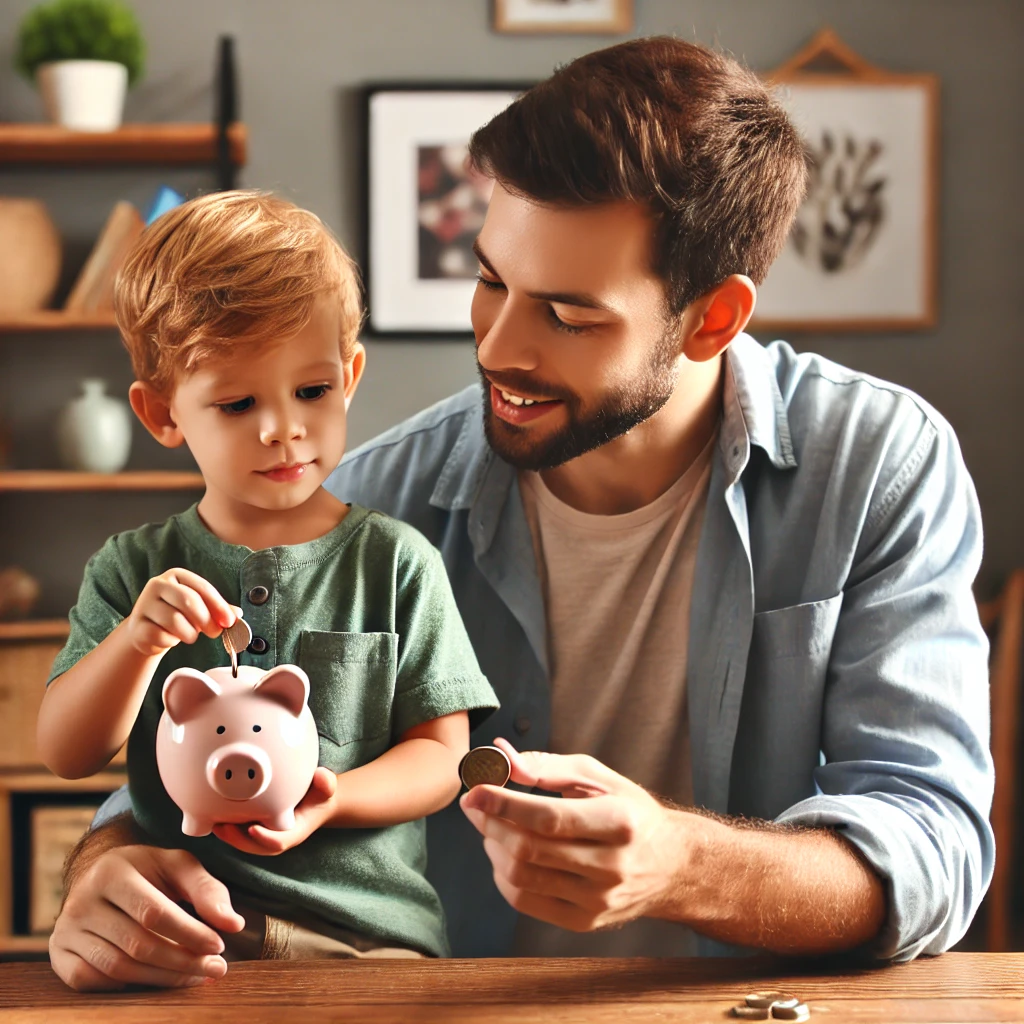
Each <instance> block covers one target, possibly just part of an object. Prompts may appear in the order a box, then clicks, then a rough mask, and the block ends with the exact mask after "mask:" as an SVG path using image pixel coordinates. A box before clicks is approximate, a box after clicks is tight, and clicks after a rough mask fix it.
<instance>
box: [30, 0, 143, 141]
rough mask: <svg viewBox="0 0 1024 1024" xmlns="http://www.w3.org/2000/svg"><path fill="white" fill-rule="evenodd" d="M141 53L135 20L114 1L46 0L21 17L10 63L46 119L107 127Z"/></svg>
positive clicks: (115, 120) (135, 75) (83, 127)
mask: <svg viewBox="0 0 1024 1024" xmlns="http://www.w3.org/2000/svg"><path fill="white" fill-rule="evenodd" d="M144 54H145V44H144V43H143V40H142V32H141V30H140V29H139V23H138V22H137V21H136V19H135V15H134V14H133V13H132V11H131V10H130V9H129V8H128V7H126V6H125V5H124V4H123V3H120V2H119V0H51V2H50V3H45V4H41V5H40V6H38V7H35V8H33V9H32V10H30V11H29V12H28V14H26V15H25V17H24V19H23V20H22V23H21V29H20V31H19V34H18V43H17V51H16V55H15V64H16V66H17V68H18V70H19V71H20V72H21V73H22V74H23V75H25V76H26V77H27V78H28V79H30V80H32V79H34V80H35V82H36V83H37V84H38V86H39V90H40V92H41V93H42V95H43V103H44V104H45V106H46V111H47V114H48V116H49V117H50V120H52V121H55V122H57V123H58V124H62V125H64V126H65V127H66V128H75V129H78V130H80V131H112V130H113V129H115V128H117V126H118V125H119V124H120V123H121V116H122V112H123V110H124V95H125V90H126V88H127V87H128V86H130V85H133V84H134V83H135V82H136V81H137V80H138V79H139V77H140V76H141V75H142V66H143V57H144Z"/></svg>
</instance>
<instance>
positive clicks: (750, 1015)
mask: <svg viewBox="0 0 1024 1024" xmlns="http://www.w3.org/2000/svg"><path fill="white" fill-rule="evenodd" d="M729 1012H730V1013H731V1014H732V1015H733V1016H734V1017H739V1018H740V1020H771V1016H772V1011H771V1010H769V1009H768V1008H767V1007H766V1006H747V1004H746V1003H740V1005H739V1006H734V1007H733V1008H732V1010H730V1011H729Z"/></svg>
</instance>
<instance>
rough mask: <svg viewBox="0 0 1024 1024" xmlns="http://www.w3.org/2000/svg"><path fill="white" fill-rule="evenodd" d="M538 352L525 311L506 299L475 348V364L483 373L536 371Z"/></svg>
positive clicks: (485, 327)
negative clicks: (487, 371)
mask: <svg viewBox="0 0 1024 1024" xmlns="http://www.w3.org/2000/svg"><path fill="white" fill-rule="evenodd" d="M538 355H539V353H538V349H537V345H536V342H535V341H534V337H533V330H532V329H531V326H530V323H529V320H528V316H527V310H526V309H525V308H524V307H523V306H521V305H520V304H519V303H517V302H515V301H514V300H513V299H512V298H511V297H509V298H508V299H507V300H506V301H505V302H504V303H503V304H502V307H501V309H500V311H499V312H498V315H497V316H496V317H495V319H494V320H493V321H491V323H490V324H488V325H485V326H484V333H483V336H482V337H480V338H478V340H477V346H476V357H477V361H478V362H479V363H480V365H481V366H482V367H483V369H484V370H493V371H494V372H495V373H497V372H499V371H501V370H536V369H537V368H538V365H539V358H538Z"/></svg>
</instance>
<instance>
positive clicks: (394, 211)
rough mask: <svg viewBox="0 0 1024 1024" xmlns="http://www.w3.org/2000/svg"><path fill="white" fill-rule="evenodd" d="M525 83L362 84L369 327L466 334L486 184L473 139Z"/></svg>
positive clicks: (386, 332) (404, 334)
mask: <svg viewBox="0 0 1024 1024" xmlns="http://www.w3.org/2000/svg"><path fill="white" fill-rule="evenodd" d="M527 88H529V86H528V85H525V84H522V83H518V84H484V85H451V86H448V85H409V84H403V85H374V86H370V87H368V88H367V90H366V94H365V103H366V169H365V180H366V196H365V200H364V204H363V207H364V210H365V211H366V213H365V216H366V225H365V245H364V259H363V271H364V277H365V280H366V291H367V309H368V319H367V331H368V333H369V334H371V335H374V336H377V337H401V338H424V339H426V338H436V337H458V336H470V335H471V334H472V326H471V324H470V317H469V309H470V303H471V301H472V297H473V290H474V288H475V287H476V273H477V261H476V257H475V256H474V255H473V249H472V245H473V240H474V239H475V238H476V236H477V234H478V232H479V231H480V228H481V226H482V225H483V221H484V217H485V216H486V213H487V203H488V201H489V199H490V193H491V184H492V183H491V182H490V181H489V180H488V179H486V178H485V177H483V176H482V175H480V174H478V173H476V172H475V171H473V170H472V168H470V167H469V165H468V161H467V146H468V144H469V139H470V136H471V135H472V134H473V132H474V131H476V129H477V128H480V127H481V126H482V125H484V124H486V123H487V122H488V121H489V120H490V119H491V118H492V117H494V115H495V114H498V113H499V112H500V111H502V110H503V109H504V108H505V107H507V106H508V105H509V103H511V102H512V101H513V100H514V99H515V98H516V97H517V96H518V95H519V94H520V93H522V92H523V90H524V89H527Z"/></svg>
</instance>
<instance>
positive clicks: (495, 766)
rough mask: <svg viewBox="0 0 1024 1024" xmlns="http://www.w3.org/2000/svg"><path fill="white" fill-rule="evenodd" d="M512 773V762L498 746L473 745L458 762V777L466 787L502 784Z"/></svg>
mask: <svg viewBox="0 0 1024 1024" xmlns="http://www.w3.org/2000/svg"><path fill="white" fill-rule="evenodd" d="M511 775H512V764H511V762H510V761H509V759H508V755H507V754H506V753H505V751H504V750H501V749H500V748H498V747H474V748H473V749H472V750H471V751H470V752H469V753H468V754H466V756H465V757H464V758H463V759H462V760H461V761H460V762H459V778H460V779H462V784H463V785H464V786H465V787H466V789H472V788H473V787H474V786H483V785H487V786H504V785H505V783H506V782H508V780H509V778H510V777H511Z"/></svg>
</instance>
